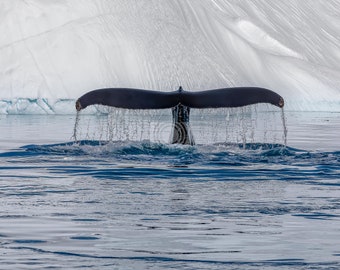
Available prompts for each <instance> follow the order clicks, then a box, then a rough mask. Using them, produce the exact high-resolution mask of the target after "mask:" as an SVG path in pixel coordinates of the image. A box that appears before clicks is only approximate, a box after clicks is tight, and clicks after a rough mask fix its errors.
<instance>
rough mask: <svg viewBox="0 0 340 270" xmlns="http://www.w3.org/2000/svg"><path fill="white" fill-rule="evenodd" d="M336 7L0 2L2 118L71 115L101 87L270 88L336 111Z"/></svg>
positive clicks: (339, 81) (339, 33) (296, 0)
mask: <svg viewBox="0 0 340 270" xmlns="http://www.w3.org/2000/svg"><path fill="white" fill-rule="evenodd" d="M339 10H340V2H339V1H333V0H330V1H322V0H315V1H300V0H287V1H284V2H282V1H279V0H273V1H261V0H254V1H223V0H211V1H190V0H183V1H180V2H177V1H159V0H140V1H137V2H136V1H126V0H116V1H102V0H83V1H76V2H75V1H71V0H63V1H55V2H53V3H52V2H50V1H48V2H46V1H44V0H30V1H22V0H5V1H1V2H0V31H1V33H3V35H2V36H1V37H0V59H1V61H0V114H15V113H27V114H29V113H39V114H40V113H42V114H45V113H47V114H51V113H52V114H58V113H73V112H74V104H73V103H74V100H75V99H76V98H77V97H79V96H80V95H82V94H83V93H85V92H87V91H89V90H92V89H96V88H102V87H136V88H147V89H155V90H156V89H157V90H163V91H171V90H176V89H177V88H178V86H179V85H182V86H183V87H184V88H185V89H188V90H203V89H212V88H220V87H232V86H260V87H266V88H270V89H272V90H274V91H276V92H278V93H279V94H280V95H282V96H283V97H284V98H285V100H286V106H287V107H286V108H287V109H290V110H334V111H340V65H339V61H340V26H339V25H340V22H339V15H340V12H339Z"/></svg>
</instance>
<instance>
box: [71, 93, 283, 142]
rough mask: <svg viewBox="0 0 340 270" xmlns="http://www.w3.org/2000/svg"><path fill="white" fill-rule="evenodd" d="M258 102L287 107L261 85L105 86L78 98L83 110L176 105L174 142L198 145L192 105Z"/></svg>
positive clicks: (278, 97)
mask: <svg viewBox="0 0 340 270" xmlns="http://www.w3.org/2000/svg"><path fill="white" fill-rule="evenodd" d="M256 103H270V104H272V105H275V106H277V107H280V108H282V107H283V106H284V100H283V98H282V97H281V96H280V95H278V94H277V93H275V92H273V91H271V90H268V89H265V88H259V87H234V88H221V89H214V90H207V91H198V92H189V91H184V90H183V89H182V87H179V89H178V90H177V91H173V92H160V91H151V90H143V89H132V88H104V89H98V90H93V91H90V92H88V93H86V94H85V95H83V96H81V97H80V98H79V99H78V100H77V101H76V109H77V111H80V110H82V109H85V108H86V107H87V106H90V105H94V104H100V105H107V106H112V107H116V108H124V109H166V108H172V116H173V126H174V128H173V132H172V133H173V134H172V143H181V144H191V145H193V144H194V139H193V136H192V133H191V130H190V125H189V114H190V108H197V109H204V108H222V107H227V108H231V107H242V106H246V105H251V104H256Z"/></svg>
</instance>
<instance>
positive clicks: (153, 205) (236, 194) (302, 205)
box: [0, 112, 340, 269]
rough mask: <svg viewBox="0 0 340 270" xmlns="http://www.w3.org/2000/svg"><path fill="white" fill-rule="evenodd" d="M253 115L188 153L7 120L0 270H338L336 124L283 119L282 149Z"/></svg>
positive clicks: (64, 125)
mask: <svg viewBox="0 0 340 270" xmlns="http://www.w3.org/2000/svg"><path fill="white" fill-rule="evenodd" d="M270 114H271V113H270V112H268V115H270ZM274 114H275V113H274ZM276 114H277V115H278V117H277V118H278V119H280V113H279V112H277V113H276ZM205 117H206V118H205V119H203V120H204V121H202V125H204V124H203V122H204V123H205V125H207V124H206V123H207V122H208V121H207V120H209V119H210V118H209V117H210V116H209V115H208V116H205ZM257 117H259V120H258V123H257V124H256V125H254V126H253V127H251V128H250V129H252V130H254V129H255V131H256V130H257V128H260V129H265V128H267V131H265V132H264V133H260V134H259V135H258V136H257V137H256V136H253V135H251V136H250V139H247V140H244V139H243V137H242V134H244V132H246V133H247V130H244V127H243V128H241V129H240V130H239V131H237V133H238V134H239V139H236V140H235V141H233V140H234V139H235V138H237V137H238V135H237V134H236V135H235V134H234V133H228V134H231V135H230V136H229V137H228V136H225V135H223V136H224V138H225V139H224V140H223V138H220V137H219V136H218V134H219V131H221V130H225V127H222V126H221V125H220V124H219V122H215V124H214V127H215V130H214V128H212V127H209V126H207V127H205V129H206V131H207V130H208V131H211V130H213V131H212V132H210V133H209V132H208V131H207V132H206V133H204V132H203V133H202V134H198V131H199V129H200V128H199V125H198V126H197V125H196V127H194V123H193V129H194V133H196V134H195V135H196V136H197V139H198V144H197V145H195V146H181V145H170V144H168V143H166V141H164V140H163V139H162V140H156V139H157V138H156V139H155V137H152V136H150V133H152V134H154V130H155V129H154V128H150V126H151V127H153V125H152V123H151V122H150V123H151V124H150V123H149V126H143V129H149V131H145V132H146V133H149V138H151V139H145V138H144V137H143V136H142V139H140V140H138V138H137V137H138V136H135V137H133V138H130V139H128V140H127V139H120V140H118V139H117V138H116V137H115V136H116V135H115V134H113V135H114V136H113V135H112V133H110V132H108V131H107V130H108V129H105V127H106V126H105V124H101V125H102V130H104V131H105V132H104V131H103V132H102V133H105V134H106V135H105V136H107V134H108V133H109V134H110V136H111V138H112V140H111V141H110V142H106V140H105V138H106V137H105V136H102V135H101V133H100V135H98V136H97V137H96V135H95V134H94V133H93V132H92V131H89V130H90V129H91V126H92V125H94V124H93V123H94V122H96V123H99V122H101V120H102V119H104V120H105V121H107V116H105V115H104V116H103V115H88V116H86V115H81V116H80V118H81V119H80V121H81V122H80V123H79V127H78V129H79V130H78V134H77V136H78V137H79V138H77V141H76V142H75V141H74V138H73V135H74V130H73V129H74V123H75V120H76V116H75V115H0V130H1V133H0V254H1V256H0V269H53V268H55V269H61V268H63V269H78V268H82V269H339V267H340V241H339V239H340V176H339V174H340V141H339V134H340V114H339V113H330V112H321V113H320V112H286V113H285V118H286V120H287V122H286V125H287V129H288V136H287V145H285V142H284V138H283V136H282V129H281V131H279V133H280V134H279V135H275V136H271V134H273V133H275V129H272V128H271V127H272V126H271V125H269V124H268V125H267V126H264V127H259V126H261V123H263V121H262V119H263V118H262V117H260V116H257ZM241 118H242V117H241ZM244 118H247V116H245V117H244ZM248 118H249V117H248ZM238 119H239V118H238ZM104 120H103V121H102V122H103V123H105V121H104ZM111 120H112V119H111ZM130 120H131V118H130ZM210 120H211V122H214V121H213V117H212V116H211V119H210ZM160 121H163V120H162V119H160ZM164 121H165V120H164ZM237 121H238V120H237ZM242 121H244V119H243V120H242ZM242 121H241V122H240V123H241V124H240V126H242V123H243V122H242ZM275 121H276V120H275ZM250 122H251V123H253V121H252V120H250ZM278 122H279V123H278V127H281V125H282V123H280V121H278ZM106 123H107V122H106ZM216 123H217V124H216ZM228 123H229V124H231V125H232V127H233V130H235V129H236V126H237V124H235V123H234V122H232V121H229V122H228ZM236 123H237V122H236ZM137 126H138V125H137ZM139 126H141V124H139ZM159 127H161V128H159V130H163V132H165V133H166V132H168V130H169V128H168V126H166V125H165V124H160V125H159ZM163 127H165V128H163ZM81 129H83V131H81ZM96 129H97V128H96ZM128 129H129V130H130V131H131V130H134V129H131V127H129V126H128ZM220 129H221V130H220ZM246 129H249V127H246ZM134 132H135V131H134ZM138 132H139V131H137V133H138ZM85 133H86V134H85ZM135 133H136V132H135ZM221 133H223V132H222V131H221ZM81 134H85V135H81ZM89 134H90V135H89ZM152 134H151V135H152ZM207 134H208V135H209V136H208V135H207ZM211 134H212V135H211ZM247 134H248V133H247ZM263 134H265V136H264V135H263ZM234 135H235V136H236V137H235V136H234ZM247 136H248V135H247ZM123 137H124V136H123ZM156 137H157V136H156ZM158 137H159V136H158ZM161 137H162V136H161ZM162 138H163V137H162ZM216 138H217V139H216ZM261 138H262V139H261ZM264 138H266V140H264ZM215 139H216V140H215ZM227 139H230V141H228V140H227Z"/></svg>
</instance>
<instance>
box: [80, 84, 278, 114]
mask: <svg viewBox="0 0 340 270" xmlns="http://www.w3.org/2000/svg"><path fill="white" fill-rule="evenodd" d="M256 103H270V104H272V105H274V106H278V107H280V108H282V107H283V106H284V100H283V98H282V97H281V96H280V95H278V94H277V93H275V92H273V91H271V90H269V89H265V88H260V87H233V88H221V89H213V90H207V91H198V92H190V91H184V90H183V89H182V87H180V88H179V89H178V90H177V91H173V92H162V91H151V90H143V89H133V88H104V89H98V90H93V91H90V92H88V93H86V94H84V95H83V96H81V97H80V98H79V99H78V100H77V101H76V109H77V110H78V111H80V110H82V109H85V108H86V107H87V106H90V105H94V104H101V105H107V106H111V107H116V108H124V109H166V108H173V107H175V106H177V105H178V104H182V105H184V106H187V107H190V108H200V109H203V108H222V107H227V108H230V107H242V106H247V105H251V104H256Z"/></svg>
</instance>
